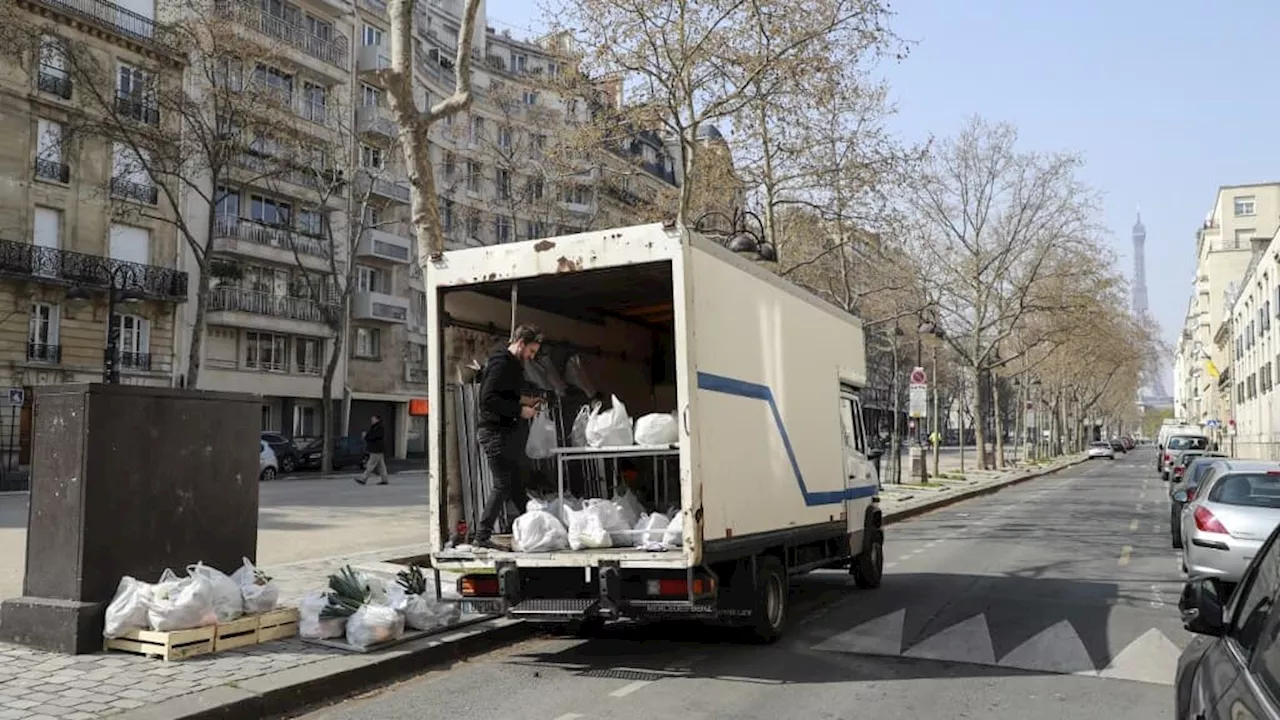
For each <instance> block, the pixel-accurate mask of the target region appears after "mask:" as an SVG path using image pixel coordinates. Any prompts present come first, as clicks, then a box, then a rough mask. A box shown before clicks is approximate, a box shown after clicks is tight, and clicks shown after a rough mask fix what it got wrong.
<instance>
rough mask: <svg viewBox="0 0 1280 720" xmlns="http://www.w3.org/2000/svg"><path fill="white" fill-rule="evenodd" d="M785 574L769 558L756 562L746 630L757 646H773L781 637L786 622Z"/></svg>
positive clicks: (778, 563) (780, 565)
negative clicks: (754, 590) (754, 588)
mask: <svg viewBox="0 0 1280 720" xmlns="http://www.w3.org/2000/svg"><path fill="white" fill-rule="evenodd" d="M788 592H789V588H788V582H787V573H786V571H785V570H784V569H783V567H782V562H781V561H779V560H778V558H776V557H774V556H772V555H762V556H761V557H760V559H759V560H758V561H757V562H756V593H755V602H754V604H753V605H752V610H751V621H750V624H749V628H748V629H749V630H750V631H751V638H752V640H755V641H756V642H759V643H772V642H776V641H777V640H778V638H780V637H782V626H783V624H784V623H785V622H786V620H787V594H788Z"/></svg>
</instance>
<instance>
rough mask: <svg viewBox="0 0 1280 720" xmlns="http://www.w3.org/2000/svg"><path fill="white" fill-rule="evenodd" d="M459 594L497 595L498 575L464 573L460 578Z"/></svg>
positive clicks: (463, 595) (464, 595)
mask: <svg viewBox="0 0 1280 720" xmlns="http://www.w3.org/2000/svg"><path fill="white" fill-rule="evenodd" d="M458 594H459V595H461V596H462V597H497V596H498V576H497V575H463V576H462V577H460V578H458Z"/></svg>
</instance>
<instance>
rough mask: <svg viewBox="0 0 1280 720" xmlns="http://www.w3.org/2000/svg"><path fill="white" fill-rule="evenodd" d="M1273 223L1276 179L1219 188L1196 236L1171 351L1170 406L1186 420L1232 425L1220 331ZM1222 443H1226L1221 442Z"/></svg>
mask: <svg viewBox="0 0 1280 720" xmlns="http://www.w3.org/2000/svg"><path fill="white" fill-rule="evenodd" d="M1278 229H1280V183H1271V184H1262V185H1233V186H1224V187H1221V188H1219V190H1218V193H1217V198H1216V199H1215V201H1214V205H1213V208H1212V209H1211V210H1210V211H1209V213H1208V215H1207V216H1206V217H1205V220H1204V222H1203V224H1202V226H1201V228H1200V229H1199V230H1198V231H1197V234H1196V272H1195V277H1194V278H1193V281H1192V294H1191V298H1190V300H1189V302H1188V306H1187V314H1186V318H1185V320H1184V324H1183V328H1182V332H1181V333H1180V334H1179V338H1178V342H1177V347H1176V352H1175V357H1174V361H1173V364H1174V368H1175V378H1174V395H1175V397H1174V402H1175V408H1174V412H1175V415H1176V416H1177V417H1179V418H1180V419H1184V420H1186V421H1188V422H1192V423H1198V424H1202V425H1205V426H1207V427H1210V428H1217V429H1218V432H1220V433H1223V436H1222V439H1223V440H1226V434H1227V433H1228V431H1229V429H1230V428H1231V426H1232V420H1233V419H1234V416H1233V410H1234V408H1233V405H1232V399H1233V397H1234V392H1233V388H1234V387H1235V386H1236V383H1237V380H1236V377H1237V376H1238V374H1239V370H1238V369H1237V368H1235V367H1233V362H1234V361H1235V352H1234V347H1233V342H1234V340H1233V337H1234V335H1233V334H1232V333H1230V332H1228V333H1226V334H1220V331H1221V330H1222V328H1223V326H1224V324H1228V322H1229V319H1231V318H1232V317H1233V309H1234V307H1235V305H1236V302H1237V301H1238V300H1243V298H1244V297H1245V296H1247V295H1249V293H1248V292H1245V288H1246V286H1245V282H1244V280H1245V277H1246V275H1247V274H1248V273H1249V272H1250V268H1251V264H1253V263H1255V262H1257V260H1256V258H1257V256H1259V255H1260V254H1261V253H1263V252H1264V251H1265V250H1266V248H1267V247H1268V245H1269V244H1270V242H1271V238H1273V237H1274V236H1275V234H1276V232H1277V230H1278ZM1224 444H1225V443H1224Z"/></svg>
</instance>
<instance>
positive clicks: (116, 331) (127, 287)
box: [67, 263, 144, 385]
mask: <svg viewBox="0 0 1280 720" xmlns="http://www.w3.org/2000/svg"><path fill="white" fill-rule="evenodd" d="M90 297H91V296H90V294H89V291H88V290H87V289H85V288H84V287H81V286H76V287H73V288H71V289H70V290H68V291H67V299H68V300H89V299H90ZM143 297H144V295H143V294H142V292H141V291H140V290H139V289H138V282H137V275H136V274H135V273H134V270H133V268H132V267H130V266H129V265H126V264H124V263H116V264H113V265H111V270H110V271H109V273H108V276H107V349H106V352H105V353H104V354H103V358H102V382H104V383H107V384H109V385H119V384H120V322H119V320H118V318H117V317H116V303H123V302H134V301H137V300H142V299H143Z"/></svg>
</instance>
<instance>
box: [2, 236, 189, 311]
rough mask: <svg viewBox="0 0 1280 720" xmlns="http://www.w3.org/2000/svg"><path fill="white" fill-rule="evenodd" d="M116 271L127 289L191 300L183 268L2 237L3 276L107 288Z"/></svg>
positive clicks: (160, 297) (159, 297)
mask: <svg viewBox="0 0 1280 720" xmlns="http://www.w3.org/2000/svg"><path fill="white" fill-rule="evenodd" d="M113 274H114V275H115V276H116V277H117V278H123V282H124V284H125V288H126V289H129V290H134V291H137V292H139V293H141V294H142V295H143V296H144V297H147V298H150V299H153V300H167V301H171V302H184V301H186V299H187V274H186V273H185V272H181V271H179V270H172V269H170V268H165V267H159V266H156V265H143V264H141V263H133V262H126V261H124V260H115V259H112V258H105V257H102V256H101V255H86V254H85V253H78V252H72V251H70V250H59V249H58V248H50V247H41V246H39V245H32V244H31V243H24V242H14V241H12V240H0V275H6V276H9V277H24V278H32V279H35V280H36V281H38V282H46V283H50V284H55V285H65V286H69V287H70V286H75V287H83V288H101V289H106V288H108V287H110V286H111V278H112V276H113ZM118 282H119V280H118Z"/></svg>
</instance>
